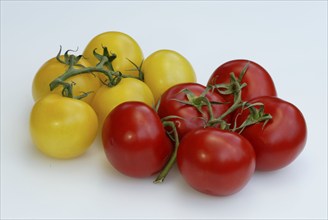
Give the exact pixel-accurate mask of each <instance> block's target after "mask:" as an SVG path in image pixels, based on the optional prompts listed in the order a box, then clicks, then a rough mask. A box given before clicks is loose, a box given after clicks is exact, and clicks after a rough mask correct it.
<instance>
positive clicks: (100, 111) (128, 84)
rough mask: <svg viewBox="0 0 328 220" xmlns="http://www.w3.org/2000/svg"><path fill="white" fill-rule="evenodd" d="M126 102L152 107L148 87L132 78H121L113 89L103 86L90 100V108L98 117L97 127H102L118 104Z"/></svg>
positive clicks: (152, 103)
mask: <svg viewBox="0 0 328 220" xmlns="http://www.w3.org/2000/svg"><path fill="white" fill-rule="evenodd" d="M127 101H141V102H144V103H146V104H147V105H149V106H154V104H155V103H154V97H153V94H152V92H151V90H150V89H149V87H148V86H147V85H146V84H145V83H144V82H142V81H140V80H137V79H134V78H122V80H121V81H120V82H119V83H118V84H117V85H116V86H113V87H107V86H105V85H103V86H102V87H101V88H100V89H99V90H98V91H97V93H96V95H95V97H94V98H93V100H92V103H91V106H92V107H93V108H94V110H95V111H96V113H97V115H98V119H99V125H100V127H102V125H103V122H104V120H105V118H106V117H107V115H108V114H109V113H110V112H111V111H112V110H113V109H114V108H115V107H116V106H117V105H119V104H121V103H123V102H127Z"/></svg>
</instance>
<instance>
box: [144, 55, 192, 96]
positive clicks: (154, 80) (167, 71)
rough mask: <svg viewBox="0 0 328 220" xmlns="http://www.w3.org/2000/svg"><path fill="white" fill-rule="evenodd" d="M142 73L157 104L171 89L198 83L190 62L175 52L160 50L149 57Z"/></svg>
mask: <svg viewBox="0 0 328 220" xmlns="http://www.w3.org/2000/svg"><path fill="white" fill-rule="evenodd" d="M142 72H143V73H144V78H145V83H146V84H147V85H148V86H149V88H150V89H151V91H152V92H153V95H154V97H155V101H156V102H157V101H158V100H159V98H160V97H161V95H162V94H163V93H164V92H165V91H166V90H167V89H169V88H170V87H172V86H174V85H176V84H180V83H186V82H196V81H197V79H196V74H195V72H194V69H193V67H192V66H191V64H190V63H189V61H188V60H187V59H186V58H185V57H183V56H182V55H181V54H179V53H177V52H176V51H173V50H158V51H156V52H154V53H152V54H151V55H149V56H148V57H147V58H146V60H145V61H144V63H143V65H142Z"/></svg>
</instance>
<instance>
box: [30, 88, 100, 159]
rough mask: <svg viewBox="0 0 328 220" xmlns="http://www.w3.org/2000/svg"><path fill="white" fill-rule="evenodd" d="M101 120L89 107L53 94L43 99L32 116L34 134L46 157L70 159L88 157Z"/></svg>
mask: <svg viewBox="0 0 328 220" xmlns="http://www.w3.org/2000/svg"><path fill="white" fill-rule="evenodd" d="M97 129H98V119H97V115H96V113H95V112H94V110H93V109H92V108H91V107H90V105H88V104H87V103H85V102H83V101H80V100H76V99H72V98H66V97H62V96H59V95H57V94H49V95H47V96H45V97H43V98H41V99H39V100H38V101H37V102H36V103H35V105H34V106H33V108H32V111H31V114H30V134H31V137H32V140H33V142H34V144H35V146H36V147H37V148H38V149H39V150H40V151H41V152H42V153H44V154H45V155H47V156H50V157H53V158H57V159H70V158H74V157H78V156H80V155H82V154H83V153H85V152H86V151H87V150H88V149H89V147H90V145H91V144H92V142H93V140H94V139H95V138H96V135H97Z"/></svg>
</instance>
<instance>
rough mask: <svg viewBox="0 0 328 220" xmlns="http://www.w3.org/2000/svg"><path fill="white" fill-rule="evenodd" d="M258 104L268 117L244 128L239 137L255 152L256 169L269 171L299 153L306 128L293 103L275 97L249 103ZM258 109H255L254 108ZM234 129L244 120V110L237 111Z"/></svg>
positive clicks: (303, 141) (259, 98)
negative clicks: (244, 138) (247, 141)
mask: <svg viewBox="0 0 328 220" xmlns="http://www.w3.org/2000/svg"><path fill="white" fill-rule="evenodd" d="M259 102H260V103H262V104H263V105H264V112H265V113H268V114H270V115H271V116H272V119H271V120H269V121H268V122H267V123H266V124H265V125H263V123H258V124H254V125H251V126H248V127H245V128H244V130H242V132H241V135H243V136H244V137H246V138H247V139H248V140H249V141H250V142H251V144H252V145H253V147H254V150H255V153H256V169H257V170H262V171H272V170H277V169H280V168H283V167H285V166H287V165H289V164H290V163H291V162H292V161H294V160H295V159H296V157H297V156H298V155H299V154H300V153H301V151H302V150H303V148H304V146H305V143H306V137H307V129H306V122H305V119H304V117H303V115H302V113H301V111H300V110H299V109H298V108H297V107H296V106H295V105H293V104H291V103H289V102H287V101H284V100H282V99H280V98H277V97H270V96H266V97H258V98H255V99H252V100H250V101H249V103H259ZM257 108H258V107H257ZM236 115H238V117H237V120H236V122H237V126H239V125H240V124H241V123H242V122H243V121H245V120H246V118H247V117H248V115H249V113H248V111H247V110H244V111H242V112H241V110H239V111H237V113H236Z"/></svg>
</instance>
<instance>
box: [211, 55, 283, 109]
mask: <svg viewBox="0 0 328 220" xmlns="http://www.w3.org/2000/svg"><path fill="white" fill-rule="evenodd" d="M247 63H248V68H247V71H246V73H245V75H244V77H243V79H242V81H241V82H242V83H247V86H246V87H244V88H243V89H242V96H241V97H242V100H243V101H248V100H250V99H252V98H255V97H259V96H276V95H277V92H276V88H275V85H274V82H273V80H272V78H271V76H270V74H269V73H268V72H267V71H266V70H265V69H264V68H263V67H262V66H260V65H259V64H257V63H255V62H253V61H249V60H242V59H240V60H231V61H228V62H226V63H224V64H222V65H221V66H219V67H218V68H217V69H216V70H215V71H214V72H213V73H212V75H211V77H210V78H209V80H208V83H207V84H208V85H213V84H221V83H229V82H230V73H231V72H233V73H234V74H235V76H236V77H237V78H238V77H239V75H240V73H241V72H242V70H243V68H244V67H245V65H246V64H247ZM225 99H226V100H227V101H229V102H231V103H233V95H226V96H225Z"/></svg>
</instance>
